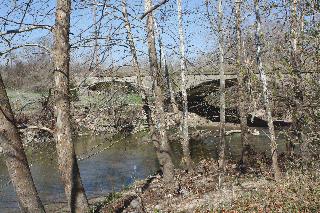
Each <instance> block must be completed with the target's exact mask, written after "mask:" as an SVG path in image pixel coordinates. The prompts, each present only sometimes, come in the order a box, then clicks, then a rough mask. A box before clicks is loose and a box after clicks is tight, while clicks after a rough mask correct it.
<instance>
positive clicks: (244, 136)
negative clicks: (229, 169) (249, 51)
mask: <svg viewBox="0 0 320 213" xmlns="http://www.w3.org/2000/svg"><path fill="white" fill-rule="evenodd" d="M235 4H236V5H235V7H236V11H235V12H236V31H237V68H238V70H239V73H238V87H239V97H240V101H239V112H240V126H241V143H242V145H243V146H246V145H248V127H247V113H246V101H247V98H246V90H245V88H246V87H245V84H246V82H245V77H246V71H245V69H244V67H243V64H242V53H243V51H242V39H241V37H242V36H241V4H242V1H241V0H236V2H235Z"/></svg>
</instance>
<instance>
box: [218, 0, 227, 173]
mask: <svg viewBox="0 0 320 213" xmlns="http://www.w3.org/2000/svg"><path fill="white" fill-rule="evenodd" d="M222 26H223V9H222V0H219V1H218V37H219V71H220V153H219V168H220V169H222V170H225V147H226V138H225V137H226V100H225V96H226V94H225V92H226V91H225V90H226V85H225V74H224V44H223V42H224V38H223V37H224V36H223V30H222Z"/></svg>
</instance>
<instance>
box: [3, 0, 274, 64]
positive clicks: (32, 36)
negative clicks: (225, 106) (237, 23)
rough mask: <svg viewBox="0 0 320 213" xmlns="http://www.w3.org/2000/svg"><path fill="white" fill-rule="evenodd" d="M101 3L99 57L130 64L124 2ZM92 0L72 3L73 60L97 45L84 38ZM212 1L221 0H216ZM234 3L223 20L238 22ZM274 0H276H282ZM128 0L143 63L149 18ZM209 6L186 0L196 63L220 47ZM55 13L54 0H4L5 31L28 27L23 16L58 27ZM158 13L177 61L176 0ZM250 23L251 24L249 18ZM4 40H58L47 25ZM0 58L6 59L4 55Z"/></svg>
mask: <svg viewBox="0 0 320 213" xmlns="http://www.w3.org/2000/svg"><path fill="white" fill-rule="evenodd" d="M96 1H97V2H100V5H99V6H97V14H96V19H97V20H101V21H100V22H99V29H100V31H99V32H100V33H99V37H101V39H100V40H99V45H100V48H99V53H100V54H99V55H100V60H101V61H102V63H103V65H104V66H105V67H110V66H113V65H122V64H130V60H131V56H130V52H129V48H128V47H127V43H126V36H127V34H126V30H125V28H124V24H123V21H122V20H120V18H119V17H121V16H122V14H121V4H120V2H121V1H119V0H107V1H106V2H107V4H108V5H112V6H113V8H112V7H104V10H103V13H102V9H103V6H102V2H103V0H96ZM158 1H159V0H154V3H156V2H158ZM84 2H85V3H84ZM92 2H93V0H92V1H91V0H86V1H85V0H81V1H80V0H75V1H73V7H72V8H73V10H72V16H71V34H70V43H71V45H72V60H73V61H76V62H79V63H81V62H86V61H90V60H91V59H92V55H93V53H92V52H93V47H88V46H90V45H91V46H92V45H93V42H92V41H90V42H84V41H85V40H86V39H88V38H92V37H93V32H94V28H93V27H92V26H93V10H92V6H90V5H89V4H88V3H92ZM211 2H213V3H214V4H215V3H216V1H214V0H212V1H211ZM232 2H233V0H226V1H224V13H225V18H224V24H230V23H232V21H233V18H232V17H233V16H231V14H232V6H231V5H232ZM274 2H277V0H275V1H274ZM127 4H128V12H129V14H130V17H129V19H130V21H131V24H132V28H133V34H134V37H135V41H136V46H137V49H138V52H139V59H140V61H142V62H146V61H147V45H146V44H147V42H146V32H145V20H142V21H141V20H139V17H140V16H141V15H142V14H143V12H144V4H143V0H127ZM204 4H205V0H183V12H184V17H183V18H184V31H185V37H186V41H185V43H186V52H187V53H186V57H187V58H188V59H189V60H190V61H192V60H194V61H195V60H197V58H199V57H201V56H202V55H206V54H208V53H210V52H212V51H213V50H215V49H216V48H217V38H216V35H215V34H213V33H212V28H211V27H210V24H209V20H208V18H207V16H206V14H207V11H206V7H205V6H204ZM212 6H213V7H211V8H210V14H212V15H213V16H215V15H216V8H215V7H214V5H212ZM54 13H55V0H0V32H2V31H6V30H12V29H18V28H19V27H22V28H23V27H26V26H28V25H22V26H20V25H19V24H18V23H19V22H20V21H21V20H23V23H24V24H34V23H36V24H44V25H50V26H53V25H54V20H55V17H54V15H55V14H54ZM102 14H103V15H102ZM154 14H155V17H156V21H157V28H158V32H160V33H159V34H157V35H158V36H160V37H161V39H162V41H163V43H164V45H165V47H166V51H165V52H166V54H167V56H168V59H169V61H171V62H172V63H174V62H177V60H178V52H179V51H178V25H177V6H176V1H175V0H170V1H169V2H168V3H166V4H165V5H164V6H162V7H161V8H160V9H158V10H157V11H155V13H154ZM101 17H103V18H101ZM100 18H101V19H100ZM5 19H7V20H5ZM251 20H252V18H251ZM214 22H215V21H214ZM215 23H216V22H215ZM248 23H250V18H249V22H248ZM231 30H233V29H231ZM229 31H230V30H229ZM229 31H227V30H225V32H224V33H225V35H226V36H228V35H229V36H230V35H231V34H232V32H229ZM5 38H6V39H8V40H10V41H11V46H17V45H21V44H25V43H39V42H40V43H42V44H44V45H47V46H48V45H49V46H50V45H52V43H53V37H52V33H51V32H50V31H48V30H43V29H41V30H34V31H31V32H26V33H22V34H16V35H8V36H5ZM79 44H81V46H82V47H78V48H76V47H77V46H79ZM83 46H86V47H83ZM7 48H8V44H7V43H6V42H5V39H3V37H2V38H1V37H0V52H3V51H4V50H5V49H7ZM37 51H38V52H39V49H34V48H33V49H30V48H27V49H24V50H21V49H19V50H16V51H15V54H18V53H25V52H28V53H30V52H37ZM1 60H2V61H3V60H4V59H3V57H2V58H1ZM1 63H3V62H1Z"/></svg>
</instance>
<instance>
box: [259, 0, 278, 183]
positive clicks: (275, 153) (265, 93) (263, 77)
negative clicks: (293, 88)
mask: <svg viewBox="0 0 320 213" xmlns="http://www.w3.org/2000/svg"><path fill="white" fill-rule="evenodd" d="M254 10H255V15H256V32H255V41H256V60H257V66H258V71H259V74H260V79H261V83H262V87H263V99H264V106H265V109H266V112H267V117H268V127H269V132H270V140H271V156H272V169H273V171H274V176H275V179H276V180H279V179H280V178H281V171H280V168H279V164H278V150H277V146H278V145H277V141H276V135H275V130H274V125H273V118H272V114H271V107H270V101H269V97H270V94H269V90H268V82H267V76H266V73H265V71H264V68H263V64H262V57H261V18H260V9H259V0H254Z"/></svg>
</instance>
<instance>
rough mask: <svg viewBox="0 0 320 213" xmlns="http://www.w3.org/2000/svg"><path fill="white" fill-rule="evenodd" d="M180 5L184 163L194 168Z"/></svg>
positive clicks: (189, 167)
mask: <svg viewBox="0 0 320 213" xmlns="http://www.w3.org/2000/svg"><path fill="white" fill-rule="evenodd" d="M177 5H178V24H179V41H180V46H179V47H180V69H181V84H180V89H181V94H182V124H181V130H182V131H181V132H182V150H183V161H182V162H183V163H185V164H186V166H187V168H188V169H192V159H191V154H190V144H189V130H188V97H187V90H186V72H187V68H186V56H185V45H184V43H185V39H184V32H183V19H182V0H177Z"/></svg>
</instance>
